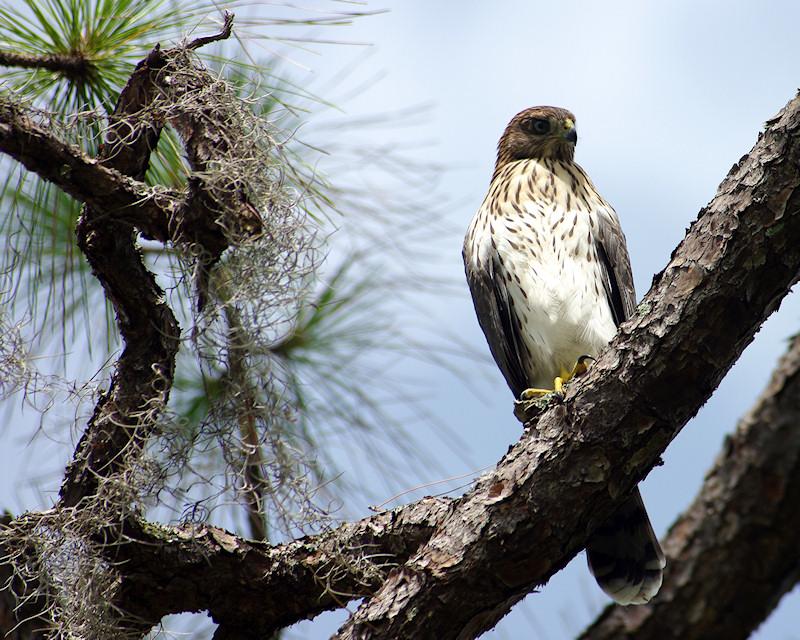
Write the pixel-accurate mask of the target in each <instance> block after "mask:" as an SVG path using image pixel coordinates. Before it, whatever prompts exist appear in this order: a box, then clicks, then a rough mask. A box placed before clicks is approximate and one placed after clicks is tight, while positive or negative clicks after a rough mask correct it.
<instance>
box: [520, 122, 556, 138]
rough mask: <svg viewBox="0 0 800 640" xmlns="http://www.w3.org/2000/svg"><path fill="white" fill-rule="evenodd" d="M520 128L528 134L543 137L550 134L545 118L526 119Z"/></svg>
mask: <svg viewBox="0 0 800 640" xmlns="http://www.w3.org/2000/svg"><path fill="white" fill-rule="evenodd" d="M522 128H523V129H525V130H526V131H528V132H529V133H535V134H537V135H540V136H542V135H544V134H545V133H550V121H549V120H547V119H546V118H528V119H527V120H524V121H523V122H522Z"/></svg>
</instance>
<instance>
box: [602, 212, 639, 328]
mask: <svg viewBox="0 0 800 640" xmlns="http://www.w3.org/2000/svg"><path fill="white" fill-rule="evenodd" d="M595 246H596V248H597V256H598V258H599V260H600V265H601V267H602V270H603V288H604V289H605V292H606V298H607V299H608V304H609V306H610V307H611V315H612V316H613V317H614V322H615V323H616V325H617V326H619V325H620V324H622V323H623V322H625V320H627V319H628V318H630V317H631V315H633V312H634V310H635V309H636V291H635V289H634V286H633V272H632V270H631V259H630V257H629V256H628V250H627V248H626V246H625V236H624V235H623V233H622V229H621V228H620V226H619V223H616V224H615V223H612V222H611V221H610V220H608V219H606V218H605V217H604V216H598V229H597V235H596V237H595Z"/></svg>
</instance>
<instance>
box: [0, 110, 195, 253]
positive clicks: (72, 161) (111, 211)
mask: <svg viewBox="0 0 800 640" xmlns="http://www.w3.org/2000/svg"><path fill="white" fill-rule="evenodd" d="M36 120H37V114H36V113H35V112H34V111H32V110H25V109H23V108H22V107H20V106H19V105H17V104H15V103H13V102H11V101H9V100H8V99H7V98H0V151H2V152H4V153H6V154H8V155H9V156H11V157H12V158H14V159H15V160H17V161H18V162H20V163H21V164H22V165H23V166H25V168H27V169H28V170H30V171H32V172H34V173H36V174H37V175H39V177H41V178H43V179H44V180H47V181H49V182H52V183H53V184H54V185H56V186H57V187H59V188H60V189H62V190H63V191H64V192H65V193H68V194H69V195H71V196H72V197H73V198H75V199H76V200H79V201H81V202H84V203H86V204H87V205H90V206H92V207H94V208H96V209H98V210H102V211H103V212H104V215H105V216H106V217H107V218H113V219H115V220H120V221H123V222H126V223H127V224H129V225H135V226H136V227H137V228H138V229H140V230H141V231H142V232H143V233H145V234H146V235H147V236H148V237H151V238H153V239H156V240H161V241H163V242H166V241H168V240H170V239H171V236H170V232H169V227H170V220H171V219H172V218H173V217H174V216H175V214H176V213H177V212H178V211H179V210H180V209H181V208H182V207H183V206H184V202H185V199H186V196H185V194H183V193H181V192H179V191H175V190H171V189H158V190H156V189H151V188H149V187H147V186H146V185H145V184H143V183H141V182H138V181H136V180H133V179H131V178H130V177H128V176H127V175H124V174H123V173H122V172H120V171H117V170H116V168H115V167H114V166H113V165H110V164H101V163H99V162H98V161H97V160H95V159H93V158H90V157H89V156H87V155H86V154H85V153H83V151H81V150H80V149H78V148H77V147H75V146H72V145H69V144H67V143H65V142H62V141H61V140H59V139H58V138H57V137H56V136H55V135H53V134H52V133H51V132H50V131H48V130H47V129H46V128H45V127H43V126H41V125H38V124H36Z"/></svg>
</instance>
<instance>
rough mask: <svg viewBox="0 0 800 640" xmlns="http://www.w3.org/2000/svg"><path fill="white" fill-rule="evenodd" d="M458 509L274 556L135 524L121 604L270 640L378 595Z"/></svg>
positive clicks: (253, 547) (352, 529) (214, 533)
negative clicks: (205, 619) (200, 613)
mask: <svg viewBox="0 0 800 640" xmlns="http://www.w3.org/2000/svg"><path fill="white" fill-rule="evenodd" d="M449 504H450V500H449V499H435V498H425V499H423V500H420V501H419V502H417V503H415V504H413V505H409V506H407V507H404V508H403V509H398V510H395V511H390V512H386V513H382V514H379V515H375V516H372V517H370V518H367V519H365V520H361V521H360V522H356V523H353V524H343V525H341V527H339V528H338V529H336V530H335V531H330V532H327V533H323V534H320V535H318V536H313V537H307V538H302V539H300V540H295V541H293V542H289V543H287V544H284V545H278V546H274V547H273V546H270V545H269V544H266V543H263V542H256V541H252V540H244V539H242V538H239V537H237V536H233V535H231V534H230V533H228V532H226V531H223V530H221V529H217V528H215V527H206V526H201V527H199V528H197V527H195V528H192V527H186V528H183V529H172V528H167V527H155V526H152V525H149V524H148V525H147V526H146V527H143V526H139V525H136V524H134V523H130V524H129V525H128V526H126V529H125V537H124V540H125V542H123V543H121V544H120V545H118V546H114V547H110V548H109V549H108V556H109V559H111V560H112V561H113V562H116V563H120V567H121V568H122V569H123V571H122V574H123V582H122V586H121V589H120V591H119V597H118V599H117V601H116V602H115V603H114V604H115V605H116V606H118V607H120V608H121V609H122V610H124V611H126V612H128V613H130V614H132V615H133V616H138V617H141V618H143V619H146V620H150V621H151V623H152V624H155V623H156V622H158V620H159V619H160V618H161V617H162V616H164V615H167V614H169V613H173V612H175V611H196V610H200V609H208V610H209V612H210V614H211V615H212V617H213V618H214V620H215V621H216V622H218V623H219V624H220V625H221V627H224V628H225V630H226V633H228V634H232V635H231V636H230V637H236V638H249V637H253V638H264V637H269V636H270V635H271V634H272V633H273V632H275V631H277V630H278V629H281V628H283V627H285V626H288V625H290V624H293V623H295V622H297V621H299V620H304V619H306V618H309V617H312V616H314V615H317V614H318V613H322V612H323V611H328V610H331V609H337V608H340V607H342V606H343V605H344V603H346V602H347V601H349V600H352V599H353V598H358V597H361V596H363V595H366V594H369V593H372V592H374V590H375V589H377V587H378V586H379V585H380V583H381V582H382V581H383V579H384V578H385V577H386V574H387V572H389V571H390V570H391V569H392V568H393V567H395V566H396V565H397V563H402V562H404V561H405V560H406V559H407V558H408V557H409V556H410V555H411V554H412V553H413V552H414V550H415V549H417V547H418V546H419V545H420V544H421V543H422V542H423V541H424V540H426V539H427V538H428V536H430V534H431V532H432V531H433V529H434V527H435V526H436V523H437V522H438V521H440V520H441V519H442V517H443V516H444V514H445V513H446V511H447V509H448V508H449ZM164 575H169V576H171V578H170V580H169V581H165V580H164Z"/></svg>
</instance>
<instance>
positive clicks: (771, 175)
mask: <svg viewBox="0 0 800 640" xmlns="http://www.w3.org/2000/svg"><path fill="white" fill-rule="evenodd" d="M798 167H800V98H797V97H796V98H795V99H793V100H792V101H791V102H790V103H789V104H788V105H787V106H786V107H785V108H784V109H783V111H781V113H780V114H778V116H777V117H776V118H774V119H773V120H771V121H770V122H769V123H768V124H767V128H766V131H765V132H764V133H763V134H762V135H761V136H759V141H758V142H757V144H756V145H755V147H754V148H753V150H752V151H751V152H750V154H749V155H747V156H745V157H744V158H742V160H740V162H739V163H738V164H737V165H735V166H734V167H733V169H732V170H731V172H730V173H729V175H728V177H727V178H726V180H725V181H724V182H723V183H722V184H721V185H720V188H719V191H718V193H717V195H716V197H715V198H714V200H713V201H712V202H711V204H710V205H709V206H708V207H707V208H705V209H704V210H703V211H701V213H700V216H699V218H698V220H697V221H696V222H695V223H694V224H693V225H692V227H691V229H690V231H689V232H688V233H687V236H686V238H685V239H684V241H683V242H682V243H681V244H680V246H679V247H678V248H677V249H676V251H675V252H674V254H673V256H672V260H671V261H670V263H669V265H668V266H667V268H666V269H665V270H664V271H663V272H662V273H661V274H660V275H659V276H657V277H656V278H655V281H654V285H653V288H652V289H651V290H650V292H649V293H648V294H647V296H645V298H644V300H643V301H642V303H641V305H640V306H639V313H638V314H637V316H636V317H634V318H632V319H631V320H630V321H629V322H627V323H625V324H624V325H623V326H622V327H621V328H620V332H619V334H618V336H617V337H616V339H615V340H614V342H613V343H612V347H611V348H610V349H608V350H606V351H605V352H604V354H603V355H602V356H601V357H600V358H599V359H598V361H597V362H596V363H595V366H594V367H593V368H592V370H591V371H590V372H589V373H588V375H587V376H586V378H585V379H584V380H581V381H578V382H577V383H576V384H574V385H573V386H572V387H571V388H570V389H569V390H568V392H567V394H566V397H565V398H564V400H563V402H560V403H557V404H555V405H554V406H551V407H549V408H548V409H547V410H546V411H545V412H544V413H543V414H542V415H541V416H540V417H539V418H538V420H535V421H533V422H532V423H530V424H529V425H528V427H527V430H526V433H525V435H524V436H523V438H522V439H521V440H520V442H519V443H517V444H516V445H514V446H513V447H512V448H511V449H510V450H509V452H508V454H507V455H506V456H505V457H504V458H503V460H501V461H500V463H499V464H498V466H497V469H496V471H495V472H493V473H492V474H490V475H489V476H488V477H487V478H485V479H484V480H483V481H481V482H480V483H479V484H478V485H477V486H476V487H475V489H473V490H472V491H470V492H469V493H467V494H466V495H465V496H464V497H463V498H462V499H460V500H459V501H457V503H456V504H455V506H454V508H453V510H452V511H451V513H450V514H449V516H448V517H447V518H446V519H445V521H444V522H443V523H442V524H441V525H440V527H439V528H438V529H437V531H436V533H434V535H433V536H432V537H431V539H430V540H429V541H428V543H427V544H426V545H425V546H424V547H423V548H421V549H420V551H419V552H418V553H416V554H415V555H414V556H413V557H412V558H411V559H410V560H409V561H408V562H407V563H406V564H405V565H404V566H403V567H401V568H400V569H398V570H397V571H395V572H393V573H392V574H391V575H390V576H389V579H388V580H387V581H386V582H385V583H384V584H383V586H382V587H381V589H380V590H379V591H378V592H377V593H376V594H375V595H374V596H373V597H372V598H371V599H370V600H369V601H368V602H366V603H365V604H364V605H362V606H361V607H360V608H359V610H358V611H357V612H356V614H355V615H354V616H353V617H352V618H351V619H350V620H349V621H348V622H347V623H346V624H345V625H344V626H343V627H342V629H341V630H340V631H339V633H338V634H337V635H336V637H337V638H397V639H400V638H418V637H421V636H423V635H424V636H426V637H437V638H471V637H475V636H477V635H479V634H480V633H481V632H482V631H485V630H487V629H490V628H491V627H493V626H494V625H495V624H496V623H497V621H498V620H499V619H500V618H501V617H502V616H503V615H505V614H506V613H507V612H508V610H509V609H510V607H511V606H512V605H513V604H515V603H516V602H518V601H519V600H520V599H521V598H522V597H523V596H524V595H526V594H527V593H529V592H531V591H532V590H533V589H535V588H536V587H537V586H538V585H541V584H543V583H545V582H546V581H547V580H548V579H549V578H550V577H551V576H552V575H553V574H554V573H555V572H556V571H558V570H560V569H561V568H562V567H563V566H564V565H565V564H566V563H567V562H568V561H569V560H570V559H571V558H572V557H573V556H574V555H575V554H576V553H577V552H578V551H580V549H581V548H582V547H583V546H584V544H585V542H586V540H587V538H588V536H589V535H590V533H591V532H592V531H593V530H594V529H595V528H596V526H597V525H598V524H600V523H601V522H603V521H604V520H605V519H606V518H607V517H608V516H609V515H610V514H611V513H612V511H613V509H614V508H615V507H616V506H617V505H618V504H619V503H620V502H621V501H622V499H624V497H625V496H626V495H627V494H628V492H629V491H630V490H631V489H632V487H633V486H634V485H635V483H637V482H638V481H639V480H641V478H642V477H643V476H644V475H645V474H646V473H647V472H648V471H649V470H650V469H651V468H652V467H653V466H654V465H655V464H656V463H657V461H658V460H659V457H660V455H661V453H662V452H663V451H664V449H665V448H666V447H667V445H668V444H669V442H670V441H671V440H672V438H673V437H674V436H675V435H676V434H677V433H678V431H680V429H681V428H682V427H683V425H684V424H685V423H686V422H687V421H688V420H689V419H690V418H691V417H692V416H693V415H694V414H695V413H696V412H697V410H698V409H699V407H700V406H702V404H703V403H704V402H705V401H706V400H707V399H708V397H709V396H710V395H711V393H712V391H713V390H714V389H715V388H716V386H717V385H718V383H719V382H720V380H721V379H722V377H723V376H724V375H725V373H726V372H727V371H728V369H729V368H730V367H731V365H732V364H733V363H734V362H735V361H736V359H737V358H738V356H739V355H740V354H741V352H742V350H743V349H744V348H745V346H746V345H747V344H748V343H749V342H750V341H751V340H752V338H753V335H754V334H755V332H756V331H757V330H758V328H759V327H760V326H761V323H762V322H763V321H764V319H765V318H766V317H767V316H768V315H769V314H770V313H771V312H772V311H774V310H775V309H776V308H777V307H778V305H779V302H780V300H781V299H782V297H783V296H784V295H785V294H786V292H787V291H788V289H789V287H791V285H792V284H793V283H794V282H795V281H796V280H797V277H798V268H799V267H800V244H798V243H797V242H796V240H795V239H796V238H797V237H800V171H798ZM487 567H491V570H490V571H489V570H487Z"/></svg>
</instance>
